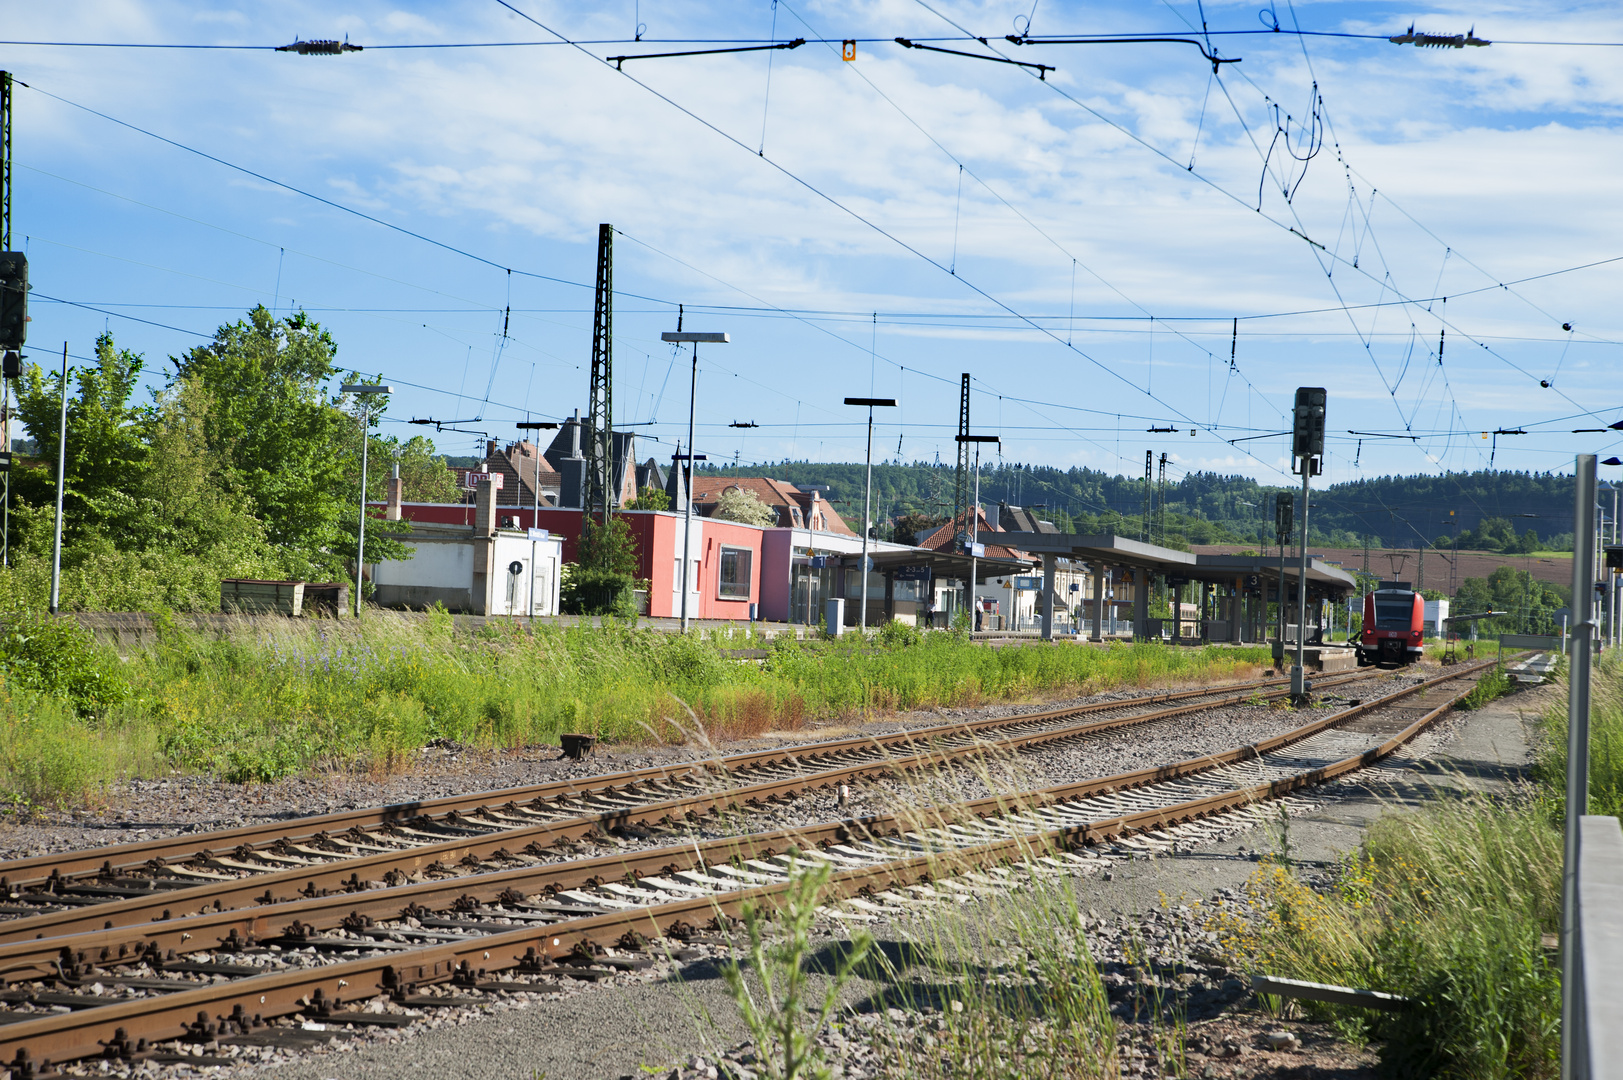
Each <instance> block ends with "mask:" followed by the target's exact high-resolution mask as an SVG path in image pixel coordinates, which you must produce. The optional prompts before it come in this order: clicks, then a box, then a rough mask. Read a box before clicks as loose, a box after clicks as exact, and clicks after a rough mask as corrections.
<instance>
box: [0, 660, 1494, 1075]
mask: <svg viewBox="0 0 1623 1080" xmlns="http://www.w3.org/2000/svg"><path fill="white" fill-rule="evenodd" d="M1491 663H1492V661H1483V662H1481V663H1480V664H1478V665H1475V667H1473V668H1465V669H1463V670H1456V671H1453V672H1450V673H1449V674H1447V675H1445V676H1442V677H1440V678H1436V679H1432V680H1427V681H1426V682H1424V683H1421V684H1418V685H1416V686H1414V687H1410V688H1406V689H1405V690H1404V691H1401V692H1399V693H1397V694H1394V695H1391V696H1389V697H1387V698H1384V699H1381V700H1379V701H1376V702H1371V703H1368V704H1361V705H1359V706H1355V707H1354V708H1352V709H1348V710H1344V711H1343V712H1340V713H1337V714H1335V715H1333V716H1331V717H1326V718H1323V719H1321V720H1318V721H1315V722H1313V723H1311V724H1308V725H1304V726H1303V727H1301V728H1298V729H1296V730H1295V731H1292V732H1287V733H1285V734H1283V735H1280V736H1275V737H1274V738H1272V739H1269V740H1264V741H1261V742H1258V743H1256V744H1253V745H1250V746H1246V747H1240V748H1236V749H1234V750H1231V751H1227V752H1225V753H1224V754H1221V755H1208V756H1206V757H1205V758H1198V759H1191V761H1190V762H1185V763H1180V766H1179V767H1170V768H1173V769H1177V768H1180V767H1189V768H1193V769H1195V770H1197V771H1198V770H1200V769H1202V768H1211V767H1215V766H1216V765H1218V764H1221V761H1220V760H1219V759H1223V760H1227V761H1231V762H1232V761H1242V760H1246V759H1248V758H1254V757H1258V756H1260V755H1261V754H1264V753H1268V752H1270V751H1271V750H1272V749H1277V748H1280V747H1283V746H1286V745H1290V744H1291V743H1293V742H1300V741H1302V740H1303V739H1307V738H1310V737H1311V736H1313V735H1315V734H1317V733H1320V732H1323V731H1324V730H1325V729H1327V728H1329V727H1330V726H1332V725H1335V724H1339V723H1345V722H1346V721H1348V720H1351V719H1354V718H1355V717H1357V716H1359V715H1363V714H1367V713H1371V712H1375V711H1378V710H1381V709H1383V708H1388V707H1390V706H1391V705H1392V703H1393V702H1394V701H1397V700H1401V699H1402V698H1405V697H1408V696H1410V695H1412V694H1416V693H1424V692H1425V691H1426V690H1428V689H1431V688H1433V687H1435V686H1437V685H1440V684H1441V683H1444V682H1450V681H1457V680H1460V679H1463V678H1466V677H1467V676H1468V675H1470V674H1473V673H1474V671H1475V670H1478V669H1480V668H1484V667H1487V666H1489V665H1490V664H1491ZM1467 693H1469V688H1467V689H1464V690H1461V691H1460V692H1458V693H1456V694H1454V695H1452V696H1450V697H1449V698H1448V700H1446V701H1444V702H1443V703H1441V704H1440V705H1438V706H1436V707H1434V708H1432V709H1431V710H1429V711H1427V712H1426V713H1425V714H1424V715H1423V716H1421V717H1419V718H1417V719H1415V720H1414V721H1412V722H1411V723H1409V724H1408V725H1407V726H1406V727H1405V728H1404V729H1403V730H1402V731H1400V732H1398V733H1396V734H1394V735H1393V736H1391V737H1390V738H1388V739H1386V740H1384V741H1383V742H1381V743H1380V744H1378V745H1376V746H1374V747H1370V748H1367V749H1365V750H1363V751H1361V752H1360V753H1358V754H1355V755H1352V756H1349V757H1346V758H1343V759H1341V760H1339V761H1335V762H1332V763H1328V764H1325V765H1320V766H1316V767H1314V768H1310V769H1307V770H1304V771H1302V772H1300V773H1297V774H1295V775H1292V776H1289V777H1285V778H1279V779H1274V780H1271V781H1268V782H1265V783H1260V784H1254V785H1250V786H1247V787H1243V788H1237V789H1231V790H1228V791H1224V792H1219V793H1215V794H1212V795H1208V796H1204V797H1201V798H1196V799H1191V800H1186V801H1183V802H1180V803H1177V804H1175V805H1171V806H1158V807H1153V808H1150V809H1146V810H1143V811H1139V812H1135V813H1129V814H1122V815H1116V816H1114V817H1111V818H1106V819H1099V820H1093V821H1088V822H1086V823H1082V824H1071V825H1066V826H1064V827H1060V828H1053V829H1046V830H1037V831H1031V832H1028V833H1026V834H1024V835H1018V836H1013V837H1008V838H1005V839H1000V840H996V841H993V842H990V843H983V844H978V845H974V846H970V847H962V848H958V849H956V850H944V851H934V852H926V853H924V854H921V855H918V856H915V857H911V858H903V859H893V860H890V861H887V862H883V863H880V864H877V865H872V866H865V867H859V868H856V869H851V870H845V871H841V872H840V873H837V874H836V875H835V876H834V878H833V879H832V885H831V888H832V889H833V893H834V894H835V895H838V896H850V895H853V894H854V893H856V892H859V891H863V890H871V889H873V888H889V887H891V886H894V885H905V884H911V883H913V882H916V881H926V880H928V879H929V878H931V877H940V876H943V875H951V874H955V873H963V872H965V871H967V870H971V869H974V868H977V867H985V866H990V865H995V864H997V863H1001V862H1004V861H1007V860H1009V859H1010V858H1014V857H1022V858H1029V857H1031V856H1032V855H1033V853H1042V852H1047V851H1049V850H1052V849H1054V848H1056V847H1057V848H1070V847H1075V846H1077V845H1081V844H1097V843H1100V842H1102V841H1106V840H1110V839H1113V838H1116V837H1120V836H1124V835H1127V834H1129V833H1131V832H1136V831H1145V830H1153V829H1160V828H1166V827H1168V826H1170V825H1173V824H1176V823H1179V822H1183V821H1190V820H1195V819H1198V818H1201V817H1206V816H1210V815H1214V814H1222V813H1227V812H1230V811H1233V810H1235V809H1238V808H1241V807H1244V806H1246V805H1249V804H1250V803H1253V802H1256V801H1260V800H1263V799H1269V798H1278V797H1281V796H1283V795H1286V794H1288V793H1289V792H1291V791H1295V790H1298V789H1300V788H1302V787H1306V786H1308V785H1311V784H1316V783H1321V782H1323V781H1325V780H1328V779H1331V778H1333V777H1336V776H1339V775H1342V774H1344V773H1347V772H1351V771H1353V770H1355V769H1359V768H1363V767H1366V766H1368V765H1370V764H1373V763H1374V762H1376V761H1378V760H1380V759H1381V758H1382V757H1385V756H1386V755H1387V754H1390V753H1391V752H1392V751H1393V750H1394V749H1396V748H1397V747H1399V746H1401V745H1402V744H1403V743H1405V742H1407V741H1408V740H1409V739H1410V738H1412V737H1413V736H1414V735H1415V734H1416V733H1418V732H1419V731H1420V730H1422V729H1423V728H1424V727H1425V726H1426V725H1428V724H1429V723H1431V722H1432V721H1433V720H1435V719H1436V718H1437V717H1439V716H1441V715H1443V713H1445V712H1446V711H1447V710H1448V709H1449V708H1450V707H1452V705H1453V704H1454V703H1455V702H1457V701H1458V700H1459V698H1460V697H1463V696H1464V695H1465V694H1467ZM1208 762H1209V763H1210V764H1207V763H1208ZM1154 771H1158V770H1141V771H1140V772H1139V773H1130V774H1123V775H1122V776H1121V777H1115V778H1109V779H1114V780H1116V781H1118V784H1119V785H1121V786H1132V785H1133V784H1135V783H1137V782H1138V781H1139V780H1140V779H1141V778H1142V777H1143V775H1144V774H1145V773H1149V772H1154ZM1089 783H1097V782H1089ZM1078 786H1081V785H1063V786H1061V787H1059V788H1053V789H1044V791H1043V792H1042V793H1033V794H1034V795H1037V794H1041V795H1042V796H1044V797H1045V798H1046V800H1047V801H1049V802H1054V801H1064V798H1065V796H1064V794H1063V793H1064V792H1066V791H1068V790H1072V789H1075V788H1077V787H1078ZM988 804H1001V808H1003V809H1006V808H1007V807H1009V806H1011V805H1021V806H1022V808H1024V806H1025V804H1024V803H1022V802H1021V801H1020V800H1019V799H1018V798H1015V797H1009V796H1001V797H991V798H989V799H982V800H976V801H975V802H973V803H968V804H962V805H957V806H952V807H942V808H933V809H935V810H936V811H937V812H938V817H939V818H940V820H942V821H950V820H968V819H969V818H972V817H975V816H977V810H980V809H986V810H995V809H998V808H999V806H992V805H988ZM887 823H888V824H889V825H891V826H892V827H893V828H894V829H897V830H899V829H900V828H902V827H903V826H904V825H907V824H908V822H907V821H906V820H905V819H903V818H902V817H900V816H897V815H887V816H884V817H882V818H880V817H876V818H871V819H864V820H863V821H861V822H842V823H830V824H829V825H825V826H816V827H810V828H804V829H799V830H786V831H784V832H782V833H780V834H776V835H775V836H774V837H772V838H769V837H768V836H766V835H764V834H763V835H760V836H753V837H740V838H729V839H728V840H727V841H723V842H713V843H712V845H711V848H710V851H711V852H715V851H719V850H721V848H719V847H718V846H717V845H718V844H728V845H730V846H731V847H730V850H731V851H732V852H734V853H735V854H738V855H740V856H742V855H744V854H746V853H748V854H752V855H761V854H767V855H769V856H770V855H771V854H773V853H772V852H770V851H769V850H768V849H769V840H770V839H775V840H776V842H778V843H785V842H790V843H792V844H793V845H794V846H797V847H800V848H801V849H802V850H804V851H806V852H808V853H811V852H815V851H816V850H817V849H816V846H815V845H817V844H819V843H827V842H829V840H830V839H839V833H838V832H835V833H833V834H832V836H831V835H830V833H829V830H838V829H841V828H843V829H844V835H845V837H846V838H848V839H849V838H854V837H855V836H857V835H858V834H861V835H873V834H875V833H876V832H883V831H884V825H885V824H887ZM688 850H691V849H689V848H687V847H683V848H674V849H666V850H664V851H663V852H642V853H635V854H634V855H632V856H628V857H626V858H623V859H609V860H599V861H600V862H603V863H613V864H615V865H616V867H617V868H620V869H621V870H622V871H624V868H625V866H626V861H627V859H654V858H663V859H665V860H671V859H676V858H683V855H682V854H679V853H685V852H686V851H688ZM695 854H699V853H698V852H695ZM807 857H808V858H809V857H815V856H812V855H810V854H808V856H807ZM700 859H701V862H700V864H701V865H702V863H703V858H702V855H701V857H700ZM506 887H510V886H506ZM786 887H787V886H786V885H785V884H783V883H775V884H771V885H765V886H761V887H757V888H749V889H743V890H739V891H735V892H733V893H730V894H726V895H723V896H715V895H709V896H700V897H694V898H692V899H688V900H680V901H674V902H671V903H665V904H659V905H656V906H652V907H642V908H636V909H632V910H628V911H622V912H615V913H611V914H603V915H592V916H588V917H585V918H580V919H574V920H570V921H567V922H564V923H558V924H553V925H548V926H539V927H536V926H528V927H522V928H517V929H514V930H512V931H509V932H503V933H496V934H490V935H486V936H482V937H478V938H464V939H461V940H457V941H452V942H446V943H444V944H439V945H430V946H425V947H421V948H415V949H412V950H410V951H409V952H408V953H395V954H385V955H384V956H381V957H373V958H367V959H360V960H350V961H343V962H339V963H337V964H332V965H328V966H323V967H320V968H314V969H299V970H291V971H279V972H275V973H272V974H266V975H258V976H253V977H251V978H248V979H244V980H241V981H239V982H235V983H220V984H214V985H209V986H200V987H197V988H195V989H188V990H180V991H178V992H176V993H173V994H169V995H166V996H164V997H162V998H147V999H140V1000H132V1001H124V1002H119V1003H115V1004H109V1005H104V1006H101V1007H98V1008H93V1009H88V1010H86V1011H83V1012H78V1013H69V1014H65V1015H47V1016H42V1017H41V1018H39V1019H34V1020H23V1021H19V1022H16V1023H12V1024H8V1025H5V1026H4V1027H0V1061H4V1060H6V1059H7V1058H8V1057H11V1058H12V1060H13V1061H14V1062H15V1063H16V1064H14V1066H13V1067H14V1068H19V1069H20V1068H22V1067H24V1066H31V1063H33V1062H36V1061H37V1060H38V1059H39V1058H40V1057H41V1056H46V1055H48V1056H49V1057H51V1058H54V1059H55V1060H59V1061H60V1060H67V1059H70V1058H79V1057H85V1056H89V1055H92V1054H96V1053H99V1052H101V1051H102V1050H103V1049H104V1048H105V1047H108V1046H115V1047H121V1048H129V1047H132V1046H133V1045H134V1040H135V1039H137V1038H138V1039H140V1040H150V1041H153V1042H156V1041H162V1040H166V1039H171V1038H180V1037H212V1036H213V1034H217V1033H220V1032H221V1031H225V1032H226V1033H230V1031H231V1030H234V1029H233V1028H232V1024H233V1023H236V1024H238V1025H239V1026H243V1027H244V1029H245V1025H246V1024H247V1019H246V1018H247V1017H249V1016H252V1015H254V1014H257V1015H258V1016H260V1017H263V1016H276V1015H285V1014H287V1013H291V1012H299V1011H303V1010H307V1009H310V1008H311V1007H312V1006H313V1005H314V1006H319V1007H320V1008H322V1009H331V1008H340V1007H341V1006H342V1003H343V1002H344V1001H345V1000H350V1001H353V1000H356V999H357V998H369V997H373V996H375V995H376V994H378V993H387V992H396V991H399V990H400V989H401V988H402V987H403V986H407V985H411V984H422V983H432V982H436V981H444V980H445V979H446V978H449V977H451V975H452V974H453V973H456V972H461V973H463V974H464V975H465V976H466V977H467V978H469V979H472V977H473V972H474V970H475V969H478V970H479V974H480V975H481V976H482V975H483V974H485V973H486V972H487V971H490V970H498V971H499V970H504V969H508V968H512V967H526V966H527V967H530V968H532V969H533V968H536V967H538V966H539V965H541V964H542V963H544V962H545V961H546V960H549V959H554V958H558V957H562V956H567V955H568V954H570V953H572V952H575V951H576V950H578V949H580V948H583V947H589V946H590V945H594V944H595V945H599V946H601V945H604V944H614V943H616V942H620V943H624V942H626V941H627V940H633V941H635V940H641V939H642V938H644V937H647V936H657V935H659V934H664V933H668V932H672V931H675V932H676V933H677V936H682V934H683V931H684V928H691V926H692V925H694V920H700V921H702V920H704V918H705V917H706V916H711V917H714V916H717V915H732V914H736V913H737V912H738V911H739V910H740V908H741V905H743V904H745V903H748V902H751V901H757V900H766V901H768V902H773V901H775V899H776V898H777V897H778V896H779V895H780V894H781V892H782V891H783V890H784V889H785V888H786ZM399 900H400V894H399V893H396V894H395V895H394V897H393V899H392V902H393V903H395V904H398V903H399ZM396 910H398V908H396ZM182 921H183V922H188V923H189V922H191V920H182ZM194 948H201V946H195V947H194ZM521 950H522V951H521ZM211 1008H212V1009H225V1008H231V1009H232V1013H230V1014H220V1015H218V1016H216V1018H215V1019H210V1014H211ZM194 1015H195V1020H194V1019H193V1017H194ZM233 1016H235V1017H236V1019H235V1020H233V1019H232V1017H233ZM132 1030H133V1031H134V1032H135V1034H134V1035H132V1034H131V1031H132Z"/></svg>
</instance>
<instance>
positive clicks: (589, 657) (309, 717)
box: [0, 613, 1267, 800]
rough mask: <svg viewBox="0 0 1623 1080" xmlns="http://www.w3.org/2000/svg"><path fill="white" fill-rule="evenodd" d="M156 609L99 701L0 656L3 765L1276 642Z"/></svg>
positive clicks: (676, 712)
mask: <svg viewBox="0 0 1623 1080" xmlns="http://www.w3.org/2000/svg"><path fill="white" fill-rule="evenodd" d="M159 626H160V629H159V634H158V640H157V642H156V643H155V644H154V645H152V646H151V647H149V648H145V649H142V650H140V651H138V652H135V653H133V654H132V655H130V656H129V657H127V658H126V660H125V662H124V663H123V664H122V665H119V664H116V663H113V664H111V667H112V668H113V669H116V670H114V672H113V674H114V676H116V677H118V678H121V679H122V680H123V683H124V685H122V686H120V687H119V688H118V689H119V691H120V692H119V693H118V694H112V695H108V694H103V695H101V696H100V697H97V698H96V699H95V700H96V701H97V702H99V703H101V704H99V705H98V708H97V711H96V712H95V714H94V715H93V716H92V715H90V714H89V712H88V711H87V710H86V709H84V708H80V707H77V706H76V705H75V704H74V700H73V699H72V698H71V695H69V694H68V692H67V691H62V692H61V693H56V694H53V693H51V692H46V691H35V690H30V689H27V688H26V687H24V686H23V685H22V684H21V682H20V681H19V678H17V677H16V676H18V674H19V673H20V672H22V671H23V669H22V668H21V667H16V668H15V669H12V668H7V667H6V666H5V661H4V658H3V657H0V690H3V691H4V693H0V785H4V787H5V789H6V790H9V791H17V792H22V793H24V794H25V795H26V796H27V797H28V798H30V799H35V800H67V799H76V798H82V797H85V796H86V795H89V794H93V793H94V792H95V791H96V790H98V789H100V788H104V787H105V786H106V785H108V784H109V783H111V782H113V781H114V780H115V779H116V778H117V777H118V776H120V775H133V774H140V773H143V772H147V773H150V772H153V771H156V770H167V769H172V768H178V769H182V770H190V771H196V772H202V773H208V774H212V775H216V776H219V777H221V778H223V779H226V780H229V781H251V780H271V779H275V778H277V777H281V776H286V775H289V774H292V773H296V772H299V771H302V770H307V769H312V768H327V769H368V770H374V771H388V770H392V769H397V768H400V767H402V766H403V765H404V764H405V763H406V762H408V761H410V760H411V759H412V756H413V755H414V754H415V752H416V749H417V748H418V747H421V746H423V745H425V744H427V743H429V742H431V741H433V740H435V739H447V740H453V741H455V742H458V743H464V744H468V745H470V746H475V747H482V748H488V749H503V748H511V747H517V746H524V745H535V744H540V743H550V742H556V740H557V737H558V735H559V734H561V733H564V732H571V731H582V732H589V733H593V734H596V735H598V736H600V737H602V738H604V739H606V740H609V741H622V742H651V741H656V740H662V741H680V740H682V739H683V738H685V737H686V733H691V732H692V731H693V727H694V721H697V722H698V724H700V725H702V726H703V728H704V730H705V733H706V735H707V737H710V738H725V737H730V736H749V735H757V734H760V733H762V732H765V731H767V730H770V729H775V728H785V729H796V728H799V727H802V726H804V725H805V724H806V723H808V722H810V721H820V720H832V719H839V718H844V717H856V716H862V715H868V714H872V713H874V712H883V711H887V710H896V709H916V708H929V707H936V706H953V705H974V704H978V703H981V702H984V701H993V700H995V701H1005V700H1022V699H1030V698H1034V697H1040V696H1051V695H1058V694H1074V693H1082V692H1089V691H1094V690H1101V689H1107V688H1112V687H1118V686H1148V685H1167V684H1171V683H1178V682H1183V681H1195V680H1202V681H1205V680H1223V679H1237V678H1243V677H1248V676H1250V675H1252V674H1253V673H1254V672H1255V671H1256V670H1257V669H1258V667H1259V666H1260V664H1261V663H1262V662H1263V661H1264V660H1266V658H1267V657H1266V653H1265V652H1264V651H1262V650H1260V649H1227V648H1210V649H1204V650H1173V649H1166V648H1162V647H1159V646H1154V645H1142V646H1111V647H1108V648H1104V649H1094V648H1088V647H1084V646H1077V645H1053V646H1040V647H1038V646H1034V647H1024V648H1008V649H996V650H994V649H990V648H986V647H984V646H978V645H972V644H970V643H969V642H967V641H965V640H963V639H962V638H960V637H955V636H953V635H948V634H933V635H925V636H924V637H923V640H917V639H915V638H912V637H909V636H906V635H899V636H898V637H899V639H900V643H899V644H894V645H883V644H874V643H864V642H860V641H857V640H854V639H845V640H842V641H839V642H807V643H796V642H793V641H784V640H779V641H775V642H772V643H768V642H766V641H764V640H760V639H758V638H756V637H754V636H752V635H750V634H749V633H748V631H746V630H743V629H740V631H739V632H738V634H737V636H734V637H726V636H724V635H722V634H720V633H715V632H712V633H709V634H707V635H706V634H700V633H691V634H686V635H678V634H667V633H661V632H658V631H653V630H646V629H638V628H635V627H633V626H631V625H628V624H616V623H612V622H611V623H610V624H608V625H605V626H602V627H597V626H589V625H579V626H573V627H562V626H556V625H541V626H537V627H536V628H535V631H534V632H533V633H530V632H527V631H526V629H525V628H524V627H523V626H522V625H514V626H512V627H487V628H486V629H485V630H483V631H481V632H480V633H478V634H471V635H470V634H467V633H462V632H458V631H456V630H455V629H454V626H453V621H452V619H451V618H450V616H448V615H443V614H440V615H431V616H430V617H429V618H427V619H423V618H409V617H402V616H396V615H391V614H388V613H375V614H372V615H370V616H369V617H367V618H366V619H364V620H362V621H361V622H360V623H358V624H356V623H350V622H331V621H323V622H315V623H309V622H296V621H287V622H283V623H275V622H264V621H260V622H250V621H248V620H244V621H243V622H242V624H241V625H240V626H239V627H237V628H236V629H235V630H233V631H232V632H230V633H227V634H226V635H224V636H223V637H214V636H210V635H205V634H201V633H196V632H193V631H190V630H186V629H183V628H181V627H179V626H178V625H176V624H175V623H173V622H172V621H166V620H161V619H160V620H159ZM744 647H766V648H768V650H769V653H768V657H767V659H766V660H765V661H764V662H756V661H747V660H745V661H741V660H736V659H731V658H729V656H728V655H727V653H726V651H725V650H729V649H737V648H744ZM81 648H82V649H84V650H87V651H89V652H91V653H98V652H99V655H100V658H101V659H102V660H104V661H107V660H108V659H109V657H110V651H109V650H104V649H102V650H98V647H95V646H92V645H89V644H84V645H82V646H81ZM109 662H110V661H109ZM108 667H109V663H100V664H91V665H88V666H87V668H86V670H88V671H92V672H105V671H107V670H108Z"/></svg>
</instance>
